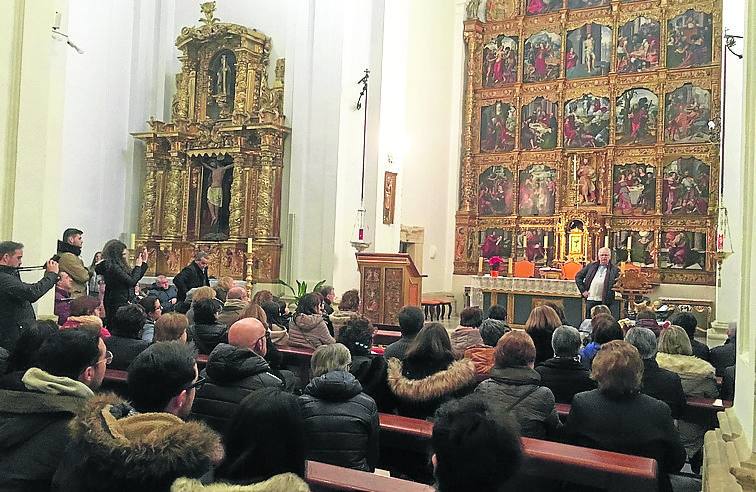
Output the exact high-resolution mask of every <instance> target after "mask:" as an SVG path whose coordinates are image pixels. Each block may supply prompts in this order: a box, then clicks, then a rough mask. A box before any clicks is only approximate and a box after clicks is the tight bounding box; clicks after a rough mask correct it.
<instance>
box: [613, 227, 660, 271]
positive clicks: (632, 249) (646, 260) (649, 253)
mask: <svg viewBox="0 0 756 492" xmlns="http://www.w3.org/2000/svg"><path fill="white" fill-rule="evenodd" d="M654 236H655V233H654V231H617V232H615V233H614V244H613V246H614V248H613V249H614V257H615V258H616V259H617V261H630V262H632V263H635V264H636V265H640V266H643V267H653V266H654V265H655V263H656V255H657V251H656V244H655V243H656V242H655V241H654ZM628 253H629V257H628Z"/></svg>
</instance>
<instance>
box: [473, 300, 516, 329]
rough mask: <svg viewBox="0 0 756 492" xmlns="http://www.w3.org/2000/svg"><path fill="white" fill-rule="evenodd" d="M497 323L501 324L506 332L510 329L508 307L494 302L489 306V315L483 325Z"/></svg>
mask: <svg viewBox="0 0 756 492" xmlns="http://www.w3.org/2000/svg"><path fill="white" fill-rule="evenodd" d="M487 323H488V324H496V325H499V326H500V327H501V328H502V329H503V330H504V331H505V332H507V331H510V330H511V328H510V327H509V325H508V324H507V309H506V308H505V307H504V306H499V305H498V304H493V305H492V306H491V307H490V308H488V317H487V318H486V319H484V320H483V323H481V325H480V326H481V327H482V326H483V325H484V324H487Z"/></svg>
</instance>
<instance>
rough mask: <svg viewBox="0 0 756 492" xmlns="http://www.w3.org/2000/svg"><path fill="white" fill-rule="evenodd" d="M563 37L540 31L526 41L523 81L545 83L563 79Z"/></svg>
mask: <svg viewBox="0 0 756 492" xmlns="http://www.w3.org/2000/svg"><path fill="white" fill-rule="evenodd" d="M561 65H562V37H561V36H560V35H559V34H556V33H553V32H549V31H539V32H537V33H535V34H533V35H532V36H530V37H529V38H528V39H527V40H526V41H525V47H524V50H523V81H524V82H545V81H549V80H556V79H558V78H559V77H561Z"/></svg>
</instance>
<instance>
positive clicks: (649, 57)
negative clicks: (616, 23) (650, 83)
mask: <svg viewBox="0 0 756 492" xmlns="http://www.w3.org/2000/svg"><path fill="white" fill-rule="evenodd" d="M659 32H660V27H659V22H657V21H655V20H653V19H648V18H646V17H643V16H639V17H636V18H635V19H632V20H630V21H628V22H626V23H625V24H624V25H623V26H622V27H620V28H619V33H618V34H617V51H616V65H617V73H638V72H647V71H649V70H655V69H657V68H658V67H659V45H660V34H659Z"/></svg>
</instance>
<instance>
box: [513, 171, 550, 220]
mask: <svg viewBox="0 0 756 492" xmlns="http://www.w3.org/2000/svg"><path fill="white" fill-rule="evenodd" d="M555 204H556V170H555V169H554V168H552V167H549V166H546V165H543V164H534V165H532V166H529V167H528V168H527V169H523V170H522V171H520V188H519V212H520V215H525V216H543V215H554V207H555Z"/></svg>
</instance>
